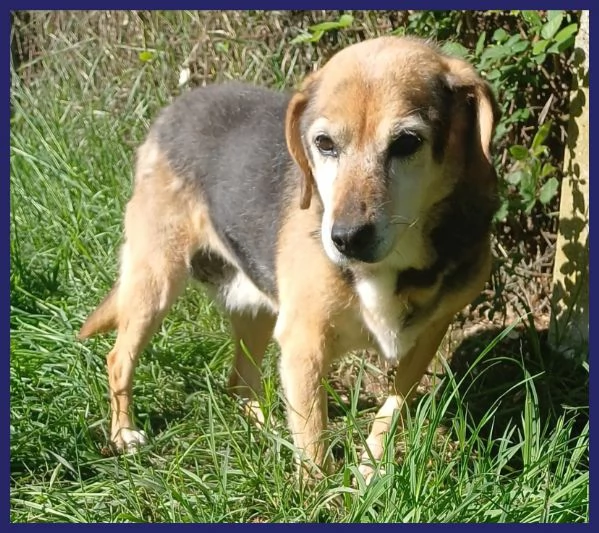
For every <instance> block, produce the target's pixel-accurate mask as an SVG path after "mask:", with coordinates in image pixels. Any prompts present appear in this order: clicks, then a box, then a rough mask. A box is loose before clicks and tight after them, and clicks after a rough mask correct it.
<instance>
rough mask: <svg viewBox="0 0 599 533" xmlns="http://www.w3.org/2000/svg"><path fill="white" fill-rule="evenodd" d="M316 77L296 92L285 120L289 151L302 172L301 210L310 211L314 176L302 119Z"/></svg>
mask: <svg viewBox="0 0 599 533" xmlns="http://www.w3.org/2000/svg"><path fill="white" fill-rule="evenodd" d="M315 77H316V76H315V75H314V74H313V75H312V76H310V77H308V78H307V79H306V80H305V81H304V83H303V84H302V87H301V88H300V90H299V91H298V92H296V93H295V94H294V95H293V97H292V98H291V101H290V102H289V105H288V106H287V116H286V119H285V138H286V141H287V149H288V150H289V153H290V154H291V157H293V159H294V161H295V162H296V163H297V165H298V166H299V167H300V169H301V171H302V174H303V176H302V183H301V196H300V208H301V209H308V208H309V207H310V201H311V199H312V189H313V187H314V176H313V175H312V169H311V168H310V162H309V161H308V156H307V155H306V149H305V146H304V142H303V139H302V132H301V127H300V126H301V118H302V115H303V114H304V111H305V110H306V107H307V106H308V102H309V101H310V93H311V90H312V84H313V81H314V79H315Z"/></svg>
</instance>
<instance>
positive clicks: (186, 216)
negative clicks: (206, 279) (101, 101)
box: [80, 142, 202, 451]
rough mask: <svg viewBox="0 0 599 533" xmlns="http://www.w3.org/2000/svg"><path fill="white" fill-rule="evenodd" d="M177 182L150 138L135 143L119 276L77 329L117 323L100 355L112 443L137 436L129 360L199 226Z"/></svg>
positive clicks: (180, 275)
mask: <svg viewBox="0 0 599 533" xmlns="http://www.w3.org/2000/svg"><path fill="white" fill-rule="evenodd" d="M182 183H183V182H182V180H181V179H180V178H179V177H178V176H176V175H175V174H174V173H173V172H172V171H171V170H170V168H169V166H168V164H167V162H166V160H165V158H164V156H162V154H161V153H160V151H159V150H158V149H157V147H156V146H155V145H154V144H152V143H151V142H148V143H146V144H145V145H144V146H142V147H141V149H140V151H139V152H138V161H137V172H136V179H135V190H134V193H133V196H132V198H131V200H130V201H129V203H128V204H127V209H126V213H125V242H124V245H123V247H122V250H121V265H120V273H119V279H118V281H117V283H116V284H115V286H114V288H113V290H112V291H111V293H110V294H109V296H108V297H107V298H106V299H105V300H104V302H103V303H102V304H101V305H100V307H99V308H98V309H97V310H96V311H95V312H94V313H92V315H91V316H90V317H89V318H88V320H87V322H86V323H85V324H84V325H83V327H82V328H81V332H80V337H81V338H86V337H89V336H91V335H94V334H96V333H100V332H102V331H106V330H108V329H116V330H117V337H116V341H115V344H114V347H113V348H112V350H111V351H110V353H109V354H108V358H107V363H108V381H109V387H110V401H111V408H112V423H111V440H112V442H113V444H114V445H115V446H116V448H117V449H118V450H119V451H123V450H126V451H127V450H132V449H134V448H136V447H137V446H138V445H139V444H143V443H144V442H145V436H144V435H143V433H142V432H140V431H138V430H137V429H136V428H135V426H134V425H133V422H132V419H131V407H132V384H133V376H134V371H135V366H136V363H137V361H138V359H139V355H140V353H141V351H142V350H143V349H144V347H145V346H146V344H147V343H148V342H149V340H150V338H151V336H152V335H153V333H154V332H155V331H156V330H157V329H158V327H159V326H160V323H161V322H162V319H163V318H164V317H165V315H166V314H167V312H168V310H169V308H170V307H171V305H172V304H173V302H174V301H175V299H176V298H177V296H178V295H179V294H180V293H181V291H182V290H183V288H184V286H185V282H186V280H187V279H188V277H189V274H190V257H191V256H192V254H193V252H194V251H195V249H197V246H198V238H199V237H198V236H199V235H200V234H201V231H202V225H201V217H200V216H199V213H200V212H201V209H198V208H199V207H201V206H200V204H199V203H198V199H197V195H194V194H193V191H189V190H184V188H183V185H182Z"/></svg>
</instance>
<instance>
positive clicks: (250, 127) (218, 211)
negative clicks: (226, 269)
mask: <svg viewBox="0 0 599 533" xmlns="http://www.w3.org/2000/svg"><path fill="white" fill-rule="evenodd" d="M288 102H289V96H288V95H287V94H285V93H281V92H277V91H272V90H268V89H264V88H259V87H255V86H252V85H249V84H242V83H236V82H232V83H227V84H224V85H211V86H207V87H203V88H198V89H194V90H193V91H190V92H188V93H186V94H184V95H182V96H181V97H180V98H178V99H176V100H175V101H174V102H173V103H172V104H171V105H170V106H169V107H167V108H166V109H165V110H164V111H163V112H162V113H161V115H160V116H159V117H158V119H157V120H156V123H155V124H154V126H153V128H152V132H151V133H150V137H152V136H153V137H154V138H155V139H156V141H157V143H158V145H159V146H160V147H161V150H162V151H163V153H164V155H165V156H166V158H167V160H168V163H169V165H170V166H171V168H172V170H173V171H174V172H175V173H176V174H177V176H178V177H179V178H181V179H183V180H189V181H191V182H193V183H194V184H195V185H197V187H198V192H199V194H201V195H202V199H203V202H205V203H206V205H207V207H208V210H209V213H210V218H211V221H212V225H213V227H214V230H215V231H216V233H217V234H218V236H219V238H220V239H221V240H222V242H223V244H224V245H225V246H226V247H227V248H228V251H229V252H230V253H231V255H232V256H234V257H235V258H236V259H237V260H238V262H239V266H240V267H241V268H242V269H243V271H244V272H245V274H246V275H247V276H248V277H249V278H250V279H252V281H253V282H254V283H255V284H256V285H257V287H258V288H259V289H260V290H262V291H264V292H266V293H267V294H270V295H273V294H274V293H275V291H276V284H275V279H274V254H275V247H276V240H277V233H278V229H279V228H278V225H279V224H278V223H279V221H280V219H281V211H282V208H283V205H282V203H283V202H284V201H285V198H286V196H287V195H286V194H285V193H284V192H285V189H286V187H287V185H286V181H285V179H286V177H287V176H288V171H289V168H290V165H291V159H290V156H289V154H288V152H287V149H286V146H285V132H284V125H285V111H286V107H287V104H288ZM196 263H197V260H196Z"/></svg>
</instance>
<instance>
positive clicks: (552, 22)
mask: <svg viewBox="0 0 599 533" xmlns="http://www.w3.org/2000/svg"><path fill="white" fill-rule="evenodd" d="M549 13H550V14H551V13H555V11H554V12H552V11H550V12H549ZM557 13H558V14H557V15H554V16H553V17H551V15H550V16H549V20H548V21H547V22H546V23H545V24H543V27H542V28H541V36H542V37H543V38H544V39H551V38H552V37H553V36H554V35H555V34H556V33H557V30H559V27H560V26H561V25H562V20H563V18H564V15H563V13H562V12H561V11H558V12H557Z"/></svg>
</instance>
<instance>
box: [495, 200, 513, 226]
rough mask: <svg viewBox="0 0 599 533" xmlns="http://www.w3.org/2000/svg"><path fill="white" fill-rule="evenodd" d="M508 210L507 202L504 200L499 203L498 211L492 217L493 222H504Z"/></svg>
mask: <svg viewBox="0 0 599 533" xmlns="http://www.w3.org/2000/svg"><path fill="white" fill-rule="evenodd" d="M508 208H509V203H508V201H507V200H504V201H503V202H501V205H500V206H499V209H498V210H497V212H496V213H495V217H494V218H495V221H497V222H502V221H504V220H505V218H506V217H507V214H508Z"/></svg>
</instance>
